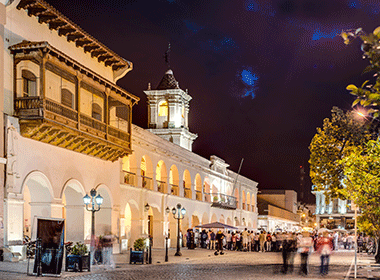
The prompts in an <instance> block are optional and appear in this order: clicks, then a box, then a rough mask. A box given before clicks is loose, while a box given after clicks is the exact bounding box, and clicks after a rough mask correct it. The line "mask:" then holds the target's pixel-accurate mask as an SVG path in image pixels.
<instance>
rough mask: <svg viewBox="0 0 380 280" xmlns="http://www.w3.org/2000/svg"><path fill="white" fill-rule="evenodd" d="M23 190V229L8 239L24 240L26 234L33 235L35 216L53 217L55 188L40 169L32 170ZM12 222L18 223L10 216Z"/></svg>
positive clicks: (25, 180) (23, 184)
mask: <svg viewBox="0 0 380 280" xmlns="http://www.w3.org/2000/svg"><path fill="white" fill-rule="evenodd" d="M21 192H22V195H23V199H24V209H23V215H24V218H23V222H24V224H23V230H20V231H19V232H17V233H16V232H15V233H10V235H9V236H8V240H23V236H22V234H24V235H28V236H30V237H31V234H32V230H33V232H35V230H36V225H34V222H35V219H34V218H35V217H37V216H39V217H53V216H54V214H53V213H52V205H51V202H52V201H53V198H54V195H53V189H52V186H51V183H50V181H49V179H48V178H47V176H46V175H45V174H43V173H42V172H40V171H32V172H30V173H29V174H28V175H27V176H26V177H25V179H24V181H23V183H22V188H21ZM9 220H10V221H9V222H10V223H14V224H16V221H12V220H11V218H9Z"/></svg>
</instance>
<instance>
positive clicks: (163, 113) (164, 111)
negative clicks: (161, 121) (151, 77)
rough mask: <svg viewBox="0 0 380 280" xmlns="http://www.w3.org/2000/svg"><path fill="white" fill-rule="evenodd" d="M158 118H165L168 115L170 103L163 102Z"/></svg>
mask: <svg viewBox="0 0 380 280" xmlns="http://www.w3.org/2000/svg"><path fill="white" fill-rule="evenodd" d="M158 106H159V109H158V116H159V117H165V116H167V115H168V102H167V101H161V102H160V104H159V105H158Z"/></svg>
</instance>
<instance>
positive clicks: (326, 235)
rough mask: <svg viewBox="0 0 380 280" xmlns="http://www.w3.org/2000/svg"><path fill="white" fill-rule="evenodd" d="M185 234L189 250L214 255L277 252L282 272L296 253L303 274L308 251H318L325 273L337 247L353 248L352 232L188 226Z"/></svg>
mask: <svg viewBox="0 0 380 280" xmlns="http://www.w3.org/2000/svg"><path fill="white" fill-rule="evenodd" d="M185 237H186V240H187V242H186V244H187V246H188V248H189V249H194V248H195V247H200V248H204V249H209V250H215V254H223V253H224V252H223V250H235V251H242V252H249V251H253V252H280V253H281V255H282V260H283V265H282V269H281V272H282V273H284V274H286V273H288V272H293V263H294V256H295V254H296V253H297V252H298V253H299V254H300V259H301V269H300V273H301V274H304V275H307V274H308V257H309V255H310V253H311V252H317V253H319V255H320V259H321V266H320V273H321V275H326V274H327V273H328V266H329V257H330V254H331V253H332V252H333V251H334V250H337V249H338V248H341V249H350V248H353V247H354V244H355V241H354V238H353V236H352V235H349V234H342V233H338V232H335V233H334V232H328V231H324V232H319V233H318V232H317V231H314V232H313V233H310V232H307V231H305V232H302V233H294V232H279V233H271V232H266V231H264V230H262V231H260V232H256V231H252V230H247V229H244V230H243V231H232V230H225V231H222V230H218V231H216V230H213V229H209V230H206V229H203V230H202V231H199V230H198V229H196V230H195V231H193V230H192V229H189V230H188V231H187V234H186V235H185ZM367 239H368V237H366V236H363V235H358V248H361V244H362V243H363V244H364V243H366V242H369V241H368V240H367ZM358 250H359V249H358Z"/></svg>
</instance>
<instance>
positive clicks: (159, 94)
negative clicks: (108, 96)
mask: <svg viewBox="0 0 380 280" xmlns="http://www.w3.org/2000/svg"><path fill="white" fill-rule="evenodd" d="M144 93H145V94H146V95H147V98H148V130H149V131H151V132H153V133H154V134H156V135H158V136H160V137H162V138H163V139H165V140H168V141H170V142H173V143H175V144H177V145H179V146H181V147H183V148H185V149H187V150H189V151H191V150H192V145H193V142H194V140H195V139H196V138H197V137H198V135H196V134H194V133H191V132H190V131H189V126H188V116H189V102H190V100H191V96H190V95H189V94H188V93H187V90H186V91H183V90H182V89H181V88H180V87H179V83H178V82H177V81H176V79H175V78H174V74H173V71H172V70H171V69H169V70H167V71H166V72H165V75H164V77H163V78H162V80H161V82H160V83H159V85H158V86H157V88H156V89H151V86H150V84H149V85H148V89H147V90H145V91H144Z"/></svg>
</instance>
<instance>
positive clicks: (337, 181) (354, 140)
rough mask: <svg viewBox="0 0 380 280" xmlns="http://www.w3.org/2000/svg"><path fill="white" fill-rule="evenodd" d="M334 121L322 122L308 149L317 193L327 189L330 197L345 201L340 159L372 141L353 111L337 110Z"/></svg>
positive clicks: (311, 172)
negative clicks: (353, 149)
mask: <svg viewBox="0 0 380 280" xmlns="http://www.w3.org/2000/svg"><path fill="white" fill-rule="evenodd" d="M331 113H332V117H331V119H328V118H326V119H325V120H324V121H323V127H322V128H317V133H316V134H315V136H314V137H313V139H312V141H311V144H310V146H309V150H310V159H309V163H310V177H311V180H312V182H313V184H314V185H315V186H316V190H325V195H326V197H328V198H344V195H345V192H342V190H343V188H344V185H343V184H342V180H343V179H344V170H343V167H344V166H343V164H342V163H341V160H342V159H343V158H344V157H345V156H347V155H349V153H350V151H351V150H352V148H353V147H356V146H359V147H360V146H364V145H365V143H366V142H367V141H368V140H370V139H371V134H370V133H369V131H368V129H367V126H366V124H365V122H364V120H363V119H360V118H358V117H357V116H356V115H355V113H354V112H346V113H344V112H343V111H342V110H341V109H339V108H337V107H334V108H333V109H332V110H331Z"/></svg>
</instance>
